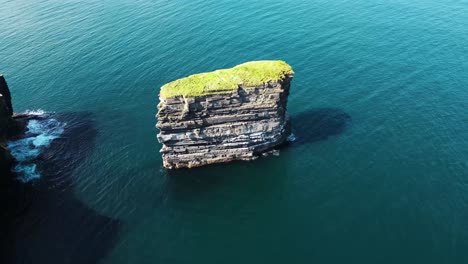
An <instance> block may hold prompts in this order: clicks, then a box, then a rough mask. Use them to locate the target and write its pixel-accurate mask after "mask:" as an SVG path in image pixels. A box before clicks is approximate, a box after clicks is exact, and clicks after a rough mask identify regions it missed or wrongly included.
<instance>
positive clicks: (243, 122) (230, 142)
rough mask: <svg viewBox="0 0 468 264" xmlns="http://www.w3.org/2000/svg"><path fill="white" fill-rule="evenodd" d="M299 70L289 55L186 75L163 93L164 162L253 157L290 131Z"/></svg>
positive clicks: (197, 163) (189, 163) (194, 163)
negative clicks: (290, 97)
mask: <svg viewBox="0 0 468 264" xmlns="http://www.w3.org/2000/svg"><path fill="white" fill-rule="evenodd" d="M293 76H294V72H293V70H292V68H291V66H290V65H288V64H287V63H286V62H284V61H252V62H247V63H244V64H241V65H238V66H235V67H233V68H231V69H222V70H216V71H213V72H208V73H200V74H195V75H191V76H188V77H186V78H182V79H179V80H176V81H173V82H170V83H168V84H166V85H164V86H163V87H162V88H161V92H160V94H159V99H160V103H159V104H158V114H157V116H156V117H157V119H158V122H157V125H156V127H157V128H158V129H159V131H160V132H159V134H158V137H157V138H158V141H159V142H160V143H162V144H163V147H162V149H161V153H162V157H163V165H164V167H165V168H168V169H172V168H192V167H198V166H203V165H208V164H213V163H222V162H229V161H233V160H254V159H256V158H257V157H259V156H261V155H263V154H265V153H270V152H272V150H274V149H275V147H278V146H279V145H281V144H283V143H284V142H285V141H286V139H287V137H288V136H289V134H290V120H289V116H288V114H287V112H286V107H287V101H288V95H289V89H290V82H291V79H292V78H293Z"/></svg>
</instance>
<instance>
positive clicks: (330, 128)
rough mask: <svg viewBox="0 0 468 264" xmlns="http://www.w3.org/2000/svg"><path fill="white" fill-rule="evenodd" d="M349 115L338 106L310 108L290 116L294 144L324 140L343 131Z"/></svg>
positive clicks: (349, 117)
mask: <svg viewBox="0 0 468 264" xmlns="http://www.w3.org/2000/svg"><path fill="white" fill-rule="evenodd" d="M350 123H351V116H350V115H349V114H347V113H346V112H344V111H343V110H341V109H338V108H318V109H311V110H308V111H305V112H302V113H299V114H297V115H294V116H292V127H293V133H294V135H295V136H296V140H295V142H294V145H296V144H304V143H313V142H317V141H321V140H326V139H328V138H329V137H331V136H336V135H339V134H341V133H343V132H344V130H345V129H346V128H347V127H348V125H349V124H350Z"/></svg>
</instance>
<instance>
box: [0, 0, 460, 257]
mask: <svg viewBox="0 0 468 264" xmlns="http://www.w3.org/2000/svg"><path fill="white" fill-rule="evenodd" d="M467 14H468V3H467V2H466V1H455V0H442V1H429V0H390V1H381V0H373V1H371V0H354V1H350V0H331V1H330V0H329V1H324V0H318V1H312V0H297V1H286V0H276V1H270V0H258V1H247V0H238V1H228V0H218V1H200V0H192V1H184V0H173V1H160V0H131V1H130V0H119V1H110V0H100V1H95V0H88V1H78V0H76V1H75V0H74V1H53V0H44V1H32V0H29V1H26V0H14V1H13V0H12V1H5V0H0V25H1V28H0V72H2V73H3V74H4V75H5V77H6V79H7V81H8V83H9V86H10V88H11V90H12V95H13V99H14V105H15V108H16V109H15V110H16V111H17V112H23V111H26V110H28V109H29V110H37V109H42V110H44V111H46V112H49V113H55V114H54V115H55V116H54V118H56V119H57V120H59V122H61V124H66V125H65V131H64V133H63V134H62V136H61V138H59V139H56V141H55V146H54V147H53V148H52V149H50V150H49V151H48V152H46V153H44V154H43V156H45V158H43V159H45V160H48V159H50V160H54V159H55V160H57V162H55V163H52V165H50V164H49V165H45V167H43V168H42V169H39V170H38V172H39V173H41V176H40V177H39V179H36V180H34V181H33V182H32V184H33V187H34V188H35V189H36V190H35V192H33V193H34V195H29V196H28V197H27V198H26V200H28V206H26V207H25V208H26V209H24V210H23V212H22V213H21V214H19V215H18V216H17V218H18V219H17V221H16V222H17V225H16V226H15V229H14V230H13V231H12V234H11V235H10V237H8V238H7V239H8V242H6V243H7V244H8V245H9V246H11V248H10V249H9V250H8V252H7V253H6V254H7V259H8V262H11V263H116V264H118V263H204V264H207V263H438V264H439V263H468V250H467V249H468V107H467V102H468V15H467ZM259 59H282V60H285V61H287V62H288V63H290V64H291V65H292V66H293V67H294V69H295V71H296V76H295V78H294V80H293V83H292V91H291V95H290V97H289V105H288V107H289V108H288V110H289V112H290V114H291V116H292V118H293V122H294V123H293V129H294V134H295V136H296V138H297V139H296V141H295V142H293V143H291V144H290V145H289V146H288V147H286V148H284V149H282V150H281V155H280V156H278V157H275V156H273V157H268V158H262V159H260V160H258V161H255V162H236V163H232V164H229V165H221V166H211V167H206V168H201V169H196V170H190V171H179V172H170V173H169V172H168V171H166V170H164V169H163V168H162V166H161V165H162V161H161V157H160V154H159V153H158V151H159V148H160V147H161V146H160V145H159V144H158V143H157V141H156V133H157V130H156V129H155V128H154V125H155V122H156V120H155V118H154V116H155V114H156V105H157V103H158V100H157V97H158V92H159V87H160V86H161V85H163V84H164V83H166V82H168V81H171V80H174V79H177V78H180V77H183V76H186V75H189V74H192V73H197V72H202V71H210V70H214V69H218V68H225V67H231V66H234V65H236V64H239V63H242V62H246V61H250V60H259ZM67 133H68V134H67ZM30 196H32V197H30Z"/></svg>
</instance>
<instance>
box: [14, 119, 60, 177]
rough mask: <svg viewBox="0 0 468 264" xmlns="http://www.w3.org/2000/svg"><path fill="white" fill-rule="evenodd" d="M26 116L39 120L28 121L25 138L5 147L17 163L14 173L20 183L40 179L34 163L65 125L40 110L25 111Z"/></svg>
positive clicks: (58, 135)
mask: <svg viewBox="0 0 468 264" xmlns="http://www.w3.org/2000/svg"><path fill="white" fill-rule="evenodd" d="M26 114H28V115H34V116H38V117H41V118H40V119H31V120H29V121H28V124H27V131H26V133H25V136H24V137H23V138H21V139H19V140H15V141H11V142H9V143H8V145H7V148H8V149H9V150H10V151H11V154H12V155H13V156H14V157H15V159H16V160H17V161H18V164H17V165H16V166H15V168H14V171H15V172H16V173H17V174H18V179H19V180H20V181H22V182H29V181H31V180H34V179H38V178H40V176H41V174H40V172H39V171H38V170H37V164H36V163H35V161H36V159H37V157H38V156H39V155H40V154H41V153H42V151H43V150H44V149H46V148H48V147H49V146H50V144H51V143H52V141H53V140H55V139H56V138H58V137H60V135H61V134H62V133H63V131H64V127H65V125H66V124H65V123H62V122H59V121H58V120H57V119H54V118H52V117H50V115H49V114H46V113H45V112H44V111H42V110H37V111H27V112H26Z"/></svg>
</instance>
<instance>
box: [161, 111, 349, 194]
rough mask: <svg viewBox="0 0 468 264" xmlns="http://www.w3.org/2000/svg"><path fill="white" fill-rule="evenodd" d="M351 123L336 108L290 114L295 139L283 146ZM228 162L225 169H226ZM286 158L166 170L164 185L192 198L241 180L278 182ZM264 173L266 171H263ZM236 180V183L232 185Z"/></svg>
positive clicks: (314, 139)
mask: <svg viewBox="0 0 468 264" xmlns="http://www.w3.org/2000/svg"><path fill="white" fill-rule="evenodd" d="M350 123H351V116H350V115H349V114H347V113H346V112H344V111H343V110H341V109H338V108H318V109H312V110H309V111H305V112H302V113H299V114H297V115H294V116H292V129H293V133H294V135H295V136H296V140H295V141H294V142H293V143H292V144H286V145H285V146H284V148H289V147H294V146H300V145H301V144H308V143H314V142H318V141H322V140H326V139H328V138H329V137H331V136H337V135H339V134H341V133H343V132H344V131H345V129H346V128H347V127H348V125H349V124H350ZM226 166H229V169H226ZM287 166H288V165H287V161H285V160H284V159H281V154H280V157H274V156H270V157H260V158H259V159H258V160H255V161H250V162H246V161H234V162H231V163H229V164H228V165H227V164H213V165H209V166H205V167H200V168H193V169H181V170H167V171H166V173H167V176H168V177H167V186H168V191H169V193H170V195H172V197H174V198H176V199H193V197H196V196H197V195H199V194H201V193H206V192H210V191H212V190H214V189H216V188H219V187H220V186H223V185H230V186H238V187H239V188H241V189H244V188H245V184H251V186H252V184H253V185H257V186H261V185H262V184H265V181H264V177H268V179H269V181H268V182H270V183H272V180H273V178H272V175H276V176H278V178H276V179H275V180H276V181H278V182H281V181H282V179H281V178H283V177H280V176H281V175H280V174H281V172H282V171H283V170H285V169H286V167H287ZM264 174H266V175H264ZM236 184H237V185H236Z"/></svg>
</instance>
